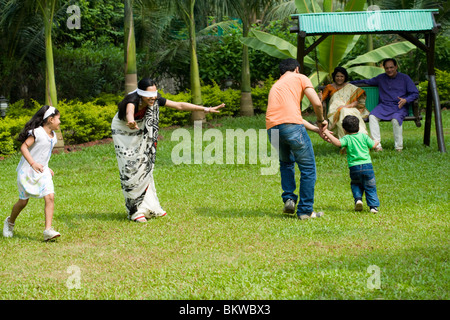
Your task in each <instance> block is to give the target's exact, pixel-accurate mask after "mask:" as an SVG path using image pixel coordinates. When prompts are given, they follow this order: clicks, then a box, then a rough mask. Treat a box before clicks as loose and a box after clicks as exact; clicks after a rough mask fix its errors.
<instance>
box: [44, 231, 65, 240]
mask: <svg viewBox="0 0 450 320" xmlns="http://www.w3.org/2000/svg"><path fill="white" fill-rule="evenodd" d="M59 236H61V234H60V233H59V232H58V231H55V230H53V228H50V229H45V230H44V241H49V240H52V239H55V238H58V237H59Z"/></svg>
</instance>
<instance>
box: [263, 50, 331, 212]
mask: <svg viewBox="0 0 450 320" xmlns="http://www.w3.org/2000/svg"><path fill="white" fill-rule="evenodd" d="M299 68H300V64H299V63H298V61H297V60H295V59H292V58H290V59H285V60H283V61H281V63H280V74H281V77H280V78H279V79H278V81H277V82H275V84H274V85H273V87H272V88H271V90H270V92H269V100H268V105H267V112H266V129H267V131H268V134H269V140H270V142H271V143H272V144H273V145H274V147H275V148H277V149H278V154H279V159H280V173H281V188H282V189H283V193H282V195H281V197H282V199H283V202H284V212H285V213H294V212H295V204H296V203H297V200H299V202H298V205H297V212H296V213H297V216H298V218H299V219H302V220H303V219H308V218H316V217H321V216H323V212H314V210H313V204H314V187H315V183H316V162H315V159H314V150H313V147H312V143H311V139H310V138H309V136H308V134H307V132H306V129H308V130H311V131H315V132H317V133H319V134H320V135H321V136H322V135H323V130H325V129H326V127H327V121H326V120H325V119H324V118H323V109H322V104H321V102H320V99H319V96H318V95H317V93H316V91H315V90H314V87H313V85H312V83H311V81H310V80H309V78H308V77H306V76H305V75H303V74H301V73H300V71H299ZM304 95H306V97H307V98H308V100H309V101H310V102H311V104H312V105H313V107H314V112H315V114H316V117H317V124H318V127H315V126H313V125H311V124H310V123H309V122H308V121H304V120H303V117H302V110H301V101H302V98H303V96H304ZM295 163H297V165H298V167H299V169H300V192H299V193H300V197H298V196H297V195H296V194H295V193H294V191H295V189H296V183H295Z"/></svg>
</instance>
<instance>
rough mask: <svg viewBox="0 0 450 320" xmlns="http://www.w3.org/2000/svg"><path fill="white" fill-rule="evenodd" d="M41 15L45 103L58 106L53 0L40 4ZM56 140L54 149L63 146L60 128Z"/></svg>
mask: <svg viewBox="0 0 450 320" xmlns="http://www.w3.org/2000/svg"><path fill="white" fill-rule="evenodd" d="M41 10H42V16H43V19H44V35H45V64H46V68H45V104H47V105H50V106H53V107H55V108H58V99H57V93H56V81H55V67H54V61H53V42H52V26H53V14H54V12H55V1H54V0H53V1H52V0H50V1H45V3H43V4H42V6H41ZM55 133H56V137H57V138H58V142H57V143H56V145H55V148H56V149H61V148H64V138H63V135H62V132H61V130H56V131H55Z"/></svg>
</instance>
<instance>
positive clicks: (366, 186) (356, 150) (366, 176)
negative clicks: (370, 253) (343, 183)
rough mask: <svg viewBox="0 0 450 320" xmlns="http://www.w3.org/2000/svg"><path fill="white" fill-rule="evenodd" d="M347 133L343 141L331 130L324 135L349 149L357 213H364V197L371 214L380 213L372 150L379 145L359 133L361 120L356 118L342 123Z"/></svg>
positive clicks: (349, 164) (349, 166) (348, 118)
mask: <svg viewBox="0 0 450 320" xmlns="http://www.w3.org/2000/svg"><path fill="white" fill-rule="evenodd" d="M342 127H343V128H344V131H345V133H346V135H345V136H343V137H342V138H341V139H338V138H336V137H335V136H333V134H332V133H331V132H330V131H329V130H325V131H324V134H325V135H326V137H327V138H328V139H329V140H330V142H331V143H332V144H334V145H335V146H337V147H342V148H344V147H345V148H347V162H348V168H349V171H350V179H351V182H350V187H351V190H352V193H353V198H354V199H355V211H362V209H363V202H362V197H363V195H364V194H365V195H366V202H367V205H368V206H369V208H370V212H372V213H378V207H379V206H380V201H379V199H378V195H377V186H376V183H375V173H374V171H373V166H372V159H371V158H370V149H372V148H375V147H376V146H377V145H378V143H379V142H378V141H373V140H372V139H370V138H369V136H368V135H367V134H364V133H361V132H358V131H359V119H358V118H357V117H355V116H346V117H345V118H344V120H343V121H342Z"/></svg>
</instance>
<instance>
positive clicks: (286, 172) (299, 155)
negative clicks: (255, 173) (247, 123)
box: [268, 123, 316, 215]
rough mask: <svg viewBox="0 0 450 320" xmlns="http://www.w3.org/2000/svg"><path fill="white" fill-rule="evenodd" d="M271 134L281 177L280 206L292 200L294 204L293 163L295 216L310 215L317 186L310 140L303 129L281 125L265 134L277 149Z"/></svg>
mask: <svg viewBox="0 0 450 320" xmlns="http://www.w3.org/2000/svg"><path fill="white" fill-rule="evenodd" d="M274 130H278V136H279V141H278V157H279V159H280V173H281V188H282V189H283V193H282V195H281V197H282V199H283V202H286V200H287V199H292V200H294V201H295V202H297V199H298V197H297V195H296V194H295V193H294V191H295V189H296V184H295V163H297V165H298V168H299V169H300V192H299V193H300V200H299V202H298V205H297V215H301V214H305V213H306V214H310V213H311V212H313V204H314V187H315V183H316V161H315V159H314V150H313V147H312V143H311V139H310V138H309V136H308V134H307V133H306V129H305V126H304V125H302V124H301V125H299V124H290V123H286V124H280V125H277V126H274V127H272V128H270V129H269V130H268V134H269V140H270V142H271V143H272V145H274V146H275V147H276V144H274V141H272V139H273V136H274Z"/></svg>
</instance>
